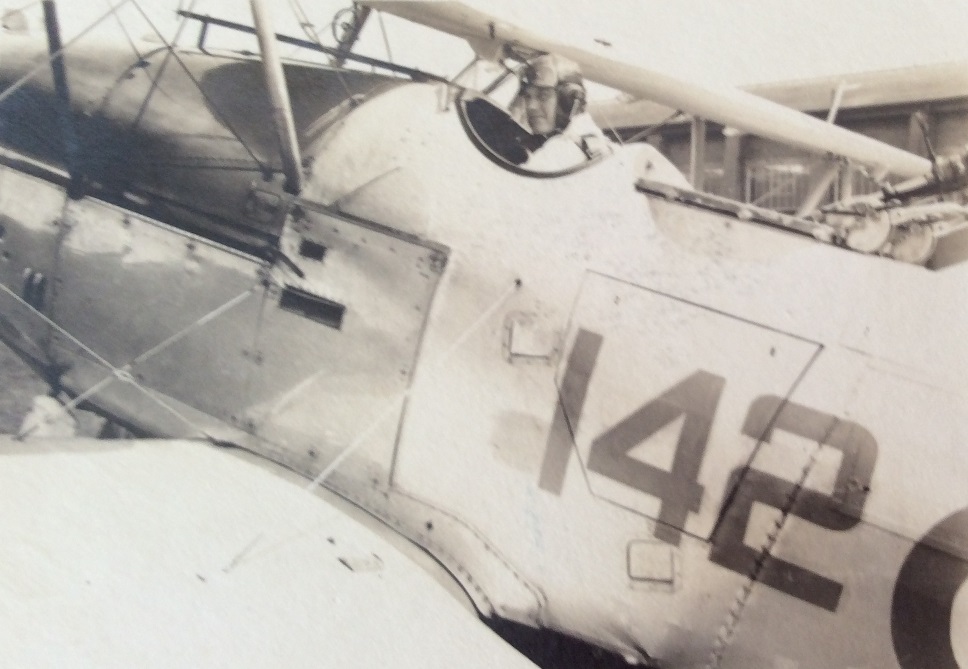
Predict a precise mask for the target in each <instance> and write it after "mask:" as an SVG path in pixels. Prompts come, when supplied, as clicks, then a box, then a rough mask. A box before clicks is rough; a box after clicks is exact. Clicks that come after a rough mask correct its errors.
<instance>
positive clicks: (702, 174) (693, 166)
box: [689, 116, 706, 190]
mask: <svg viewBox="0 0 968 669" xmlns="http://www.w3.org/2000/svg"><path fill="white" fill-rule="evenodd" d="M705 181H706V119H704V118H699V117H698V116H693V117H692V125H691V128H690V135H689V183H691V184H692V187H693V188H695V189H696V190H702V189H703V186H704V185H705Z"/></svg>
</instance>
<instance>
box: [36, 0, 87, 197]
mask: <svg viewBox="0 0 968 669" xmlns="http://www.w3.org/2000/svg"><path fill="white" fill-rule="evenodd" d="M43 5H44V25H45V26H46V28H47V51H48V53H49V54H50V71H51V75H52V76H53V79H54V91H55V94H56V96H57V111H58V115H59V116H60V126H61V133H62V135H63V140H64V154H65V155H64V163H65V164H66V165H67V171H68V172H69V173H70V177H71V182H70V187H69V188H68V190H67V192H68V194H69V195H70V197H71V198H72V199H76V198H77V197H79V196H80V185H81V181H82V175H81V166H80V155H81V151H80V145H79V143H78V139H77V129H76V128H75V127H74V116H73V114H72V112H71V89H70V87H69V86H68V84H67V68H66V67H65V66H64V54H63V51H64V45H63V43H62V42H61V34H60V23H59V22H58V20H57V4H56V3H55V2H54V0H44V2H43Z"/></svg>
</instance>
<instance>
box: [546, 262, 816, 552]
mask: <svg viewBox="0 0 968 669" xmlns="http://www.w3.org/2000/svg"><path fill="white" fill-rule="evenodd" d="M818 349H819V347H818V345H817V344H815V343H813V342H810V341H806V340H803V339H800V338H797V337H795V336H791V335H789V334H786V333H783V332H779V331H777V330H774V329H771V328H768V327H764V326H762V325H759V324H756V323H753V322H750V321H746V320H743V319H741V318H736V317H733V316H731V315H729V314H725V313H721V312H718V311H715V310H714V309H711V308H708V307H705V306H702V305H699V304H694V303H691V302H687V301H685V300H682V299H679V298H676V297H674V296H671V295H666V294H663V293H660V292H656V291H653V290H650V289H648V288H645V287H642V286H637V285H633V284H630V283H626V282H624V281H620V280H617V279H614V278H611V277H608V276H604V275H601V274H596V273H591V272H590V273H588V274H587V276H586V278H585V281H584V284H583V286H582V289H581V293H580V295H579V298H578V300H577V303H576V305H575V309H574V312H573V315H572V326H571V328H570V333H569V341H568V343H567V348H566V351H568V353H567V354H566V356H565V358H564V360H563V363H562V367H561V369H560V372H559V378H558V383H559V389H560V395H561V397H562V407H561V411H560V412H559V413H560V414H562V415H561V416H560V418H563V419H564V420H565V421H566V423H567V426H568V430H567V431H565V432H564V433H565V434H569V433H570V434H573V435H574V437H573V443H571V440H570V439H569V440H568V441H569V442H570V443H568V444H563V446H562V450H561V452H560V453H558V454H557V455H553V454H552V455H549V457H548V458H547V459H546V462H545V467H544V470H543V473H542V482H541V485H542V487H543V488H545V489H548V490H555V489H558V490H561V489H562V488H563V489H564V492H565V493H567V489H568V486H572V485H575V486H587V487H588V489H589V490H590V492H591V493H592V494H593V495H594V496H595V497H597V498H598V499H599V500H600V501H601V502H602V503H609V504H615V505H618V506H620V507H624V508H626V509H628V510H631V511H634V512H636V513H640V514H641V515H643V516H645V517H647V518H650V519H653V520H655V521H656V523H655V525H654V535H655V538H656V539H657V540H659V541H661V542H665V543H667V544H672V545H678V544H679V542H680V540H681V537H682V533H683V532H685V533H688V534H690V535H693V536H696V537H700V538H703V539H708V538H709V537H710V536H711V533H712V531H713V529H714V527H715V525H716V522H717V518H718V517H719V514H720V510H721V509H722V508H724V507H725V506H727V505H728V504H727V502H728V495H729V492H730V482H729V480H728V479H729V475H730V472H731V471H733V469H734V468H736V467H739V466H742V465H743V464H745V463H747V462H748V461H749V460H750V458H751V457H752V456H753V453H754V450H755V449H756V448H757V446H758V443H759V439H758V438H757V437H755V436H750V435H748V434H746V433H745V432H744V429H743V428H744V421H745V419H746V416H747V414H748V412H749V410H750V407H751V406H752V405H754V404H755V402H756V400H757V398H759V397H761V396H763V395H778V396H781V397H785V396H787V395H788V394H789V393H790V391H791V389H792V388H793V387H794V386H795V384H796V382H797V379H798V378H799V377H800V376H801V375H802V374H803V373H804V370H805V369H806V368H807V367H808V366H809V365H810V363H811V361H812V359H813V357H814V355H815V354H816V352H817V351H818ZM556 420H557V419H556ZM566 449H570V451H573V452H574V453H577V455H578V457H577V458H574V457H573V455H572V454H571V452H569V451H568V450H566ZM553 450H554V449H552V451H553ZM575 461H577V463H578V464H579V465H580V466H581V468H582V469H583V470H584V471H583V472H580V473H579V472H577V471H574V468H575V465H574V464H573V463H574V462H575ZM569 472H570V473H569ZM566 477H567V478H568V480H567V482H566V481H565V479H566ZM732 485H733V486H735V482H734V483H733V484H732Z"/></svg>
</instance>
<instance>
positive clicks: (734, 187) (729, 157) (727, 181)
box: [722, 126, 746, 200]
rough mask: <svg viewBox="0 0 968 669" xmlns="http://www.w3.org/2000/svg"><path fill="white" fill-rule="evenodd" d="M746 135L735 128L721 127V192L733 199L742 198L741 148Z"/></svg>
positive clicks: (744, 143) (742, 157)
mask: <svg viewBox="0 0 968 669" xmlns="http://www.w3.org/2000/svg"><path fill="white" fill-rule="evenodd" d="M745 145H746V135H745V134H744V133H743V132H742V131H741V130H737V129H736V128H731V127H729V126H727V127H725V128H723V192H722V195H724V196H725V197H728V198H730V199H733V200H741V199H742V198H743V164H744V163H743V159H744V155H743V150H744V148H745Z"/></svg>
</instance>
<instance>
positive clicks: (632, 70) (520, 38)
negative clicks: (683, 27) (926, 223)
mask: <svg viewBox="0 0 968 669" xmlns="http://www.w3.org/2000/svg"><path fill="white" fill-rule="evenodd" d="M362 4H364V5H367V6H369V7H371V8H373V9H377V10H380V11H385V12H388V13H390V14H394V15H396V16H399V17H401V18H404V19H407V20H410V21H413V22H415V23H420V24H423V25H426V26H428V27H430V28H433V29H435V30H440V31H442V32H446V33H450V34H452V35H456V36H458V37H463V38H465V39H468V41H470V42H471V44H472V46H475V49H476V50H477V51H478V52H482V51H483V49H482V48H481V47H482V46H483V45H487V46H488V49H487V51H488V52H489V53H497V52H498V50H499V49H500V47H501V46H503V45H504V44H516V45H523V46H527V47H530V48H533V49H537V50H540V51H547V52H554V53H558V54H561V55H562V56H565V57H567V58H570V59H572V60H574V61H575V62H576V63H578V64H579V65H580V66H581V68H582V72H583V73H584V75H585V76H586V77H587V78H588V79H590V80H593V81H596V82H598V83H601V84H604V85H606V86H610V87H612V88H616V89H619V90H621V91H624V92H626V93H629V94H630V95H633V96H635V97H637V98H646V99H649V100H653V101H655V102H658V103H660V104H663V105H666V106H669V107H672V108H674V109H680V110H682V111H685V112H688V113H690V114H694V115H696V116H699V117H702V118H706V119H709V120H712V121H715V122H717V123H722V124H724V125H727V126H730V127H733V128H736V129H738V130H742V131H744V132H749V133H753V134H756V135H760V136H762V137H766V138H769V139H773V140H777V141H779V142H783V143H786V144H791V145H793V146H797V147H800V148H803V149H806V150H809V151H814V152H819V153H831V154H834V155H838V156H843V157H845V158H847V159H849V160H852V161H855V162H858V163H860V164H863V165H866V166H868V167H870V168H872V169H874V170H875V171H885V172H887V173H889V174H896V175H898V176H902V177H920V176H925V175H929V174H930V173H931V163H930V162H929V161H928V160H927V159H926V158H922V157H921V156H917V155H915V154H913V153H910V152H908V151H904V150H902V149H898V148H896V147H893V146H890V145H888V144H885V143H883V142H879V141H877V140H874V139H871V138H869V137H865V136H863V135H859V134H857V133H854V132H851V131H849V130H846V129H844V128H840V127H837V126H835V125H832V124H829V123H825V122H824V121H821V120H819V119H816V118H814V117H812V116H808V115H806V114H802V113H800V112H798V111H796V110H793V109H790V108H788V107H784V106H782V105H779V104H777V103H774V102H771V101H769V100H765V99H763V98H760V97H757V96H755V95H752V94H750V93H747V92H745V91H740V90H738V89H734V88H727V87H712V86H707V85H702V84H698V83H696V82H692V81H688V80H685V79H680V78H677V77H672V76H669V75H667V74H663V73H661V72H658V71H656V70H651V69H649V68H645V67H641V66H638V65H632V64H630V63H626V62H622V61H619V60H615V59H612V58H608V57H605V56H602V55H599V54H596V53H593V52H590V51H587V50H585V49H582V48H579V47H575V46H571V45H568V44H563V43H559V42H556V41H554V40H551V39H548V38H545V37H543V36H541V35H539V34H537V33H534V32H531V31H528V30H525V29H523V28H520V27H518V26H515V25H512V24H509V23H506V22H503V21H501V20H500V19H499V18H497V17H495V16H492V15H489V14H486V13H484V12H481V11H478V10H476V9H474V8H472V7H468V6H467V5H465V4H463V3H461V2H456V1H451V0H364V1H363V2H362Z"/></svg>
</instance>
